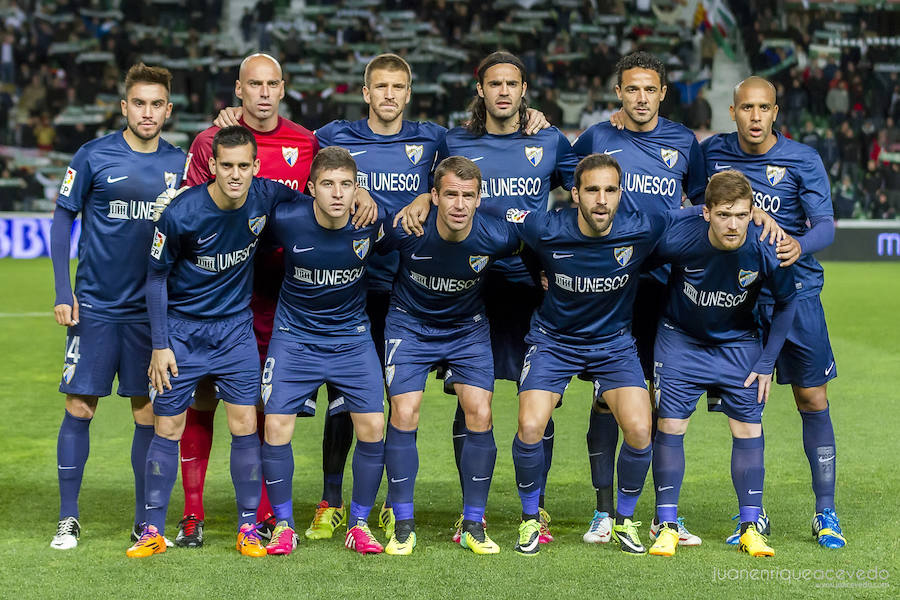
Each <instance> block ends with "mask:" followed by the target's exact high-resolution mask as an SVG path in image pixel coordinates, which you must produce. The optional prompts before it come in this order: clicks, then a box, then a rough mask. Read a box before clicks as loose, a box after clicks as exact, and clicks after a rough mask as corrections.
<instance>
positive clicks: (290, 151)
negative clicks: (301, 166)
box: [281, 146, 300, 167]
mask: <svg viewBox="0 0 900 600" xmlns="http://www.w3.org/2000/svg"><path fill="white" fill-rule="evenodd" d="M281 156H283V157H284V162H286V163H287V164H288V166H289V167H293V166H294V165H295V164H297V157H298V156H300V150H299V149H297V147H296V146H293V147H290V148H289V147H288V146H282V147H281Z"/></svg>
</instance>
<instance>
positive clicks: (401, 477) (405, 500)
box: [384, 423, 419, 521]
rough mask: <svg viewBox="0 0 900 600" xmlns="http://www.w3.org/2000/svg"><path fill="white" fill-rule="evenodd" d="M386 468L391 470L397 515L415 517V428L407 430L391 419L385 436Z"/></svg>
mask: <svg viewBox="0 0 900 600" xmlns="http://www.w3.org/2000/svg"><path fill="white" fill-rule="evenodd" d="M384 469H385V471H387V476H388V490H389V493H390V495H391V502H392V505H393V508H394V518H395V519H396V520H398V521H404V520H407V519H412V518H413V498H414V497H415V488H416V475H417V474H418V472H419V450H418V448H416V430H415V429H413V430H410V431H404V430H402V429H397V428H396V427H394V426H393V425H391V424H390V423H388V426H387V435H386V436H385V438H384Z"/></svg>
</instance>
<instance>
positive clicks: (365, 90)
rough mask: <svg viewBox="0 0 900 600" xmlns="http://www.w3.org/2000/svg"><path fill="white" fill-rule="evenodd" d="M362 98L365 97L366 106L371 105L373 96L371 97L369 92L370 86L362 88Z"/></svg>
mask: <svg viewBox="0 0 900 600" xmlns="http://www.w3.org/2000/svg"><path fill="white" fill-rule="evenodd" d="M362 97H363V101H364V102H365V103H366V104H371V102H372V96H371V95H370V92H369V86H367V85H364V86H363V87H362Z"/></svg>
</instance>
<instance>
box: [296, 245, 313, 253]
mask: <svg viewBox="0 0 900 600" xmlns="http://www.w3.org/2000/svg"><path fill="white" fill-rule="evenodd" d="M314 249H315V246H310V247H309V248H298V247H297V246H294V252H296V253H298V254H299V253H301V252H309V251H310V250H314Z"/></svg>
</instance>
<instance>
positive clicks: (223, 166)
mask: <svg viewBox="0 0 900 600" xmlns="http://www.w3.org/2000/svg"><path fill="white" fill-rule="evenodd" d="M217 151H218V154H219V157H218V158H213V157H209V170H210V171H211V172H212V174H213V175H215V176H216V187H218V188H219V190H220V191H221V193H222V194H224V195H225V196H226V197H228V198H230V199H232V200H239V199H241V198H243V197H244V196H246V195H247V190H249V189H250V183H251V182H252V181H253V176H254V175H256V174H257V173H258V172H259V159H258V158H256V159H254V158H253V145H252V144H244V145H243V146H232V147H230V148H228V147H225V146H219V148H218V149H217Z"/></svg>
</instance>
